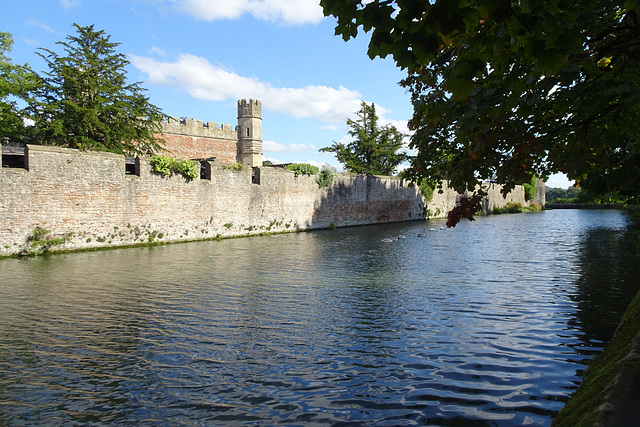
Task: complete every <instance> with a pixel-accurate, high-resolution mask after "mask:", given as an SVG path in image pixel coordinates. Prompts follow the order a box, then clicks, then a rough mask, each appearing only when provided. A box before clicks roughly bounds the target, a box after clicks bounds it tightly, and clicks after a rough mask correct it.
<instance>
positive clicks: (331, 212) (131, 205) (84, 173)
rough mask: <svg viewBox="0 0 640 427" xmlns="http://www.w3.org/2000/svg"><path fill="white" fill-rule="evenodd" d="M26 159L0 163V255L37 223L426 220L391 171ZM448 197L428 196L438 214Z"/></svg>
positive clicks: (159, 231)
mask: <svg viewBox="0 0 640 427" xmlns="http://www.w3.org/2000/svg"><path fill="white" fill-rule="evenodd" d="M26 157H27V163H28V169H18V168H0V255H11V254H16V253H20V252H21V251H23V250H24V249H25V248H27V247H28V243H27V241H28V239H29V237H30V236H31V235H32V232H33V230H34V229H35V228H36V227H42V228H46V229H47V230H50V231H51V233H50V236H51V237H64V236H68V241H67V242H66V243H65V244H63V245H61V246H58V247H56V248H55V249H81V248H91V247H105V246H118V245H128V244H135V243H143V242H148V241H150V240H154V241H163V242H168V241H180V240H196V239H204V238H213V237H216V236H221V237H227V236H238V235H252V234H260V233H263V232H281V231H294V230H307V229H314V228H326V227H328V226H329V225H330V224H331V223H333V224H335V225H336V226H349V225H362V224H375V223H385V222H396V221H409V220H419V219H422V218H424V211H425V205H424V201H423V198H422V196H421V195H420V194H419V190H418V189H417V187H413V186H409V185H408V184H407V183H406V182H404V181H403V180H400V179H397V178H389V177H365V176H356V175H350V174H337V175H336V177H335V179H334V182H333V184H332V185H331V187H329V188H322V189H321V188H318V185H317V183H316V177H315V176H300V177H298V178H295V177H294V174H293V172H289V171H286V170H284V169H278V168H262V169H260V184H252V182H251V181H252V170H251V168H248V167H245V169H244V170H242V171H238V172H234V171H231V170H229V169H228V168H226V167H225V164H224V163H222V162H219V161H215V162H210V163H209V164H210V165H211V179H210V180H209V179H199V178H198V179H195V180H193V181H188V180H186V179H185V178H183V177H182V176H170V177H163V176H160V175H157V174H154V173H153V172H152V170H151V165H150V163H149V159H141V160H140V175H139V176H135V175H125V160H124V158H123V157H122V156H118V155H114V154H109V153H96V152H81V151H77V150H72V149H66V148H57V147H46V146H28V147H27V156H26ZM227 166H228V165H227ZM454 194H455V193H453V192H451V191H448V192H446V193H445V195H437V194H436V197H437V198H442V197H444V198H445V200H446V202H442V201H438V202H437V203H440V205H439V206H441V208H440V209H441V212H442V215H444V213H446V212H447V211H448V210H449V209H451V208H452V207H453V205H454V204H455V201H456V196H455V195H454ZM436 197H434V203H435V202H436ZM500 199H502V197H501V196H500ZM438 200H440V199H438ZM498 203H499V202H498Z"/></svg>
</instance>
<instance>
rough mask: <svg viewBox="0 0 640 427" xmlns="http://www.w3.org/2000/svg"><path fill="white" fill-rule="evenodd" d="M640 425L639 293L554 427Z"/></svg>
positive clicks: (555, 420) (624, 426)
mask: <svg viewBox="0 0 640 427" xmlns="http://www.w3.org/2000/svg"><path fill="white" fill-rule="evenodd" d="M639 422H640V292H638V294H636V297H635V298H634V300H633V301H632V302H631V304H630V305H629V308H627V310H626V312H625V313H624V315H623V318H622V320H621V322H620V326H619V327H618V329H617V331H616V334H615V336H614V337H613V339H612V341H611V343H609V345H608V346H607V347H606V348H605V350H604V351H603V352H602V353H601V354H600V355H599V356H598V357H596V359H595V360H594V361H593V362H592V363H591V365H590V366H589V368H588V369H587V372H586V373H585V376H584V378H583V380H582V383H581V384H580V387H578V390H577V391H576V392H575V394H574V395H573V396H572V397H571V399H570V400H569V401H568V402H567V404H566V405H565V407H564V408H563V409H562V411H560V413H559V414H558V415H557V416H556V417H555V418H554V420H553V424H552V425H553V426H554V427H577V426H585V427H586V426H602V427H627V426H628V427H635V426H637V425H638V423H639Z"/></svg>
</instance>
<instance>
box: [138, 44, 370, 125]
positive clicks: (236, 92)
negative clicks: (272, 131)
mask: <svg viewBox="0 0 640 427" xmlns="http://www.w3.org/2000/svg"><path fill="white" fill-rule="evenodd" d="M130 59H131V63H132V64H133V65H134V66H135V67H136V68H138V69H139V70H140V71H142V72H143V73H145V74H147V76H148V77H147V79H146V80H147V83H148V84H151V85H165V86H173V87H176V88H178V89H180V90H184V91H185V92H187V93H188V94H189V95H190V96H192V97H194V98H196V99H200V100H208V101H224V100H229V99H233V100H236V99H243V98H253V99H259V100H260V101H262V108H263V109H265V110H270V111H276V112H278V113H282V114H286V115H289V116H293V117H295V118H313V119H315V120H318V121H320V122H323V123H344V122H345V120H346V118H347V117H349V116H351V115H353V112H354V111H357V110H358V109H359V107H360V102H361V101H360V99H361V95H360V93H358V92H356V91H353V90H349V89H347V88H345V87H343V86H340V87H339V88H337V89H336V88H332V87H327V86H321V85H318V86H315V85H310V86H305V87H302V88H287V87H274V86H272V85H271V84H269V83H265V82H262V81H260V80H259V79H258V78H256V77H243V76H240V75H238V74H236V73H234V72H231V71H227V70H225V69H223V68H222V67H219V66H215V65H213V64H211V63H210V62H209V61H208V60H206V59H205V58H202V57H199V56H195V55H190V54H182V55H180V56H179V57H178V59H177V60H176V61H174V62H162V61H158V60H156V59H154V58H149V57H141V56H135V55H131V56H130Z"/></svg>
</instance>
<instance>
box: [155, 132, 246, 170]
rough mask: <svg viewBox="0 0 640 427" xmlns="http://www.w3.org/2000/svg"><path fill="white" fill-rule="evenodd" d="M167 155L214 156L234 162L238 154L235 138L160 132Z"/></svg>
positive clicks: (199, 157)
mask: <svg viewBox="0 0 640 427" xmlns="http://www.w3.org/2000/svg"><path fill="white" fill-rule="evenodd" d="M156 136H157V137H159V138H162V139H163V140H164V141H165V143H164V145H163V147H164V148H165V149H166V150H168V151H169V152H170V153H167V155H168V156H171V157H176V158H178V159H207V158H210V157H215V158H216V160H218V161H221V162H224V163H235V162H236V161H237V160H236V159H237V156H238V142H237V140H228V139H214V138H204V137H194V136H188V135H172V134H168V133H165V134H160V135H156Z"/></svg>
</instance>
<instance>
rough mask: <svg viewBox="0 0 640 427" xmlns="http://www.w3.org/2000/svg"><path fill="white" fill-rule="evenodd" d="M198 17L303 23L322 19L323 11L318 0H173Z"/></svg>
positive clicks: (290, 23)
mask: <svg viewBox="0 0 640 427" xmlns="http://www.w3.org/2000/svg"><path fill="white" fill-rule="evenodd" d="M171 2H172V3H174V4H175V5H176V7H177V8H178V9H180V10H183V11H185V12H187V13H188V14H190V15H192V16H194V17H195V18H196V19H201V20H205V21H214V20H217V19H238V18H240V17H241V16H242V15H245V14H249V15H251V16H253V17H254V18H256V19H260V20H264V21H270V22H279V23H283V24H285V25H300V24H309V23H318V22H320V21H321V20H322V19H323V17H324V15H323V13H322V8H321V7H320V4H319V1H318V0H171Z"/></svg>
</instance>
